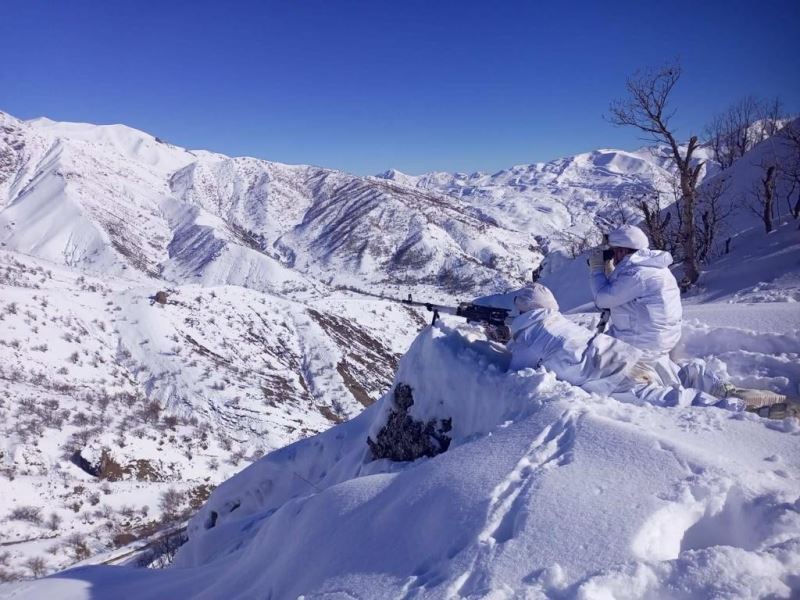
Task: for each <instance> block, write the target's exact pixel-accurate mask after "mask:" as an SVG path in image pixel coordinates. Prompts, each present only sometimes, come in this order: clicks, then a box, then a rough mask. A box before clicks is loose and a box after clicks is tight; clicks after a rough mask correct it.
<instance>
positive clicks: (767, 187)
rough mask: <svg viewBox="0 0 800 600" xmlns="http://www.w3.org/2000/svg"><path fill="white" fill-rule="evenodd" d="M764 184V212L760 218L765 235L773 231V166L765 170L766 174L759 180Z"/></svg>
mask: <svg viewBox="0 0 800 600" xmlns="http://www.w3.org/2000/svg"><path fill="white" fill-rule="evenodd" d="M761 183H763V184H764V212H763V214H762V215H761V218H762V219H763V220H764V229H766V232H767V233H770V232H771V231H772V230H773V226H772V197H773V195H774V193H775V165H772V166H771V167H769V168H768V169H767V174H766V176H765V177H764V179H762V180H761Z"/></svg>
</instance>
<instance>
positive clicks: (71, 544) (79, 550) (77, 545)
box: [64, 533, 92, 560]
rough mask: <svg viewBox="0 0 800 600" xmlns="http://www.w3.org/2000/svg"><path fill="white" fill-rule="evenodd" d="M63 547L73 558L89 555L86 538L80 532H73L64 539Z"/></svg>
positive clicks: (78, 558) (79, 558)
mask: <svg viewBox="0 0 800 600" xmlns="http://www.w3.org/2000/svg"><path fill="white" fill-rule="evenodd" d="M64 547H65V548H66V549H67V550H68V551H69V552H70V553H71V554H72V558H73V559H75V560H83V559H85V558H89V556H91V554H92V553H91V551H90V550H89V546H87V545H86V538H85V537H83V536H82V535H81V534H80V533H73V534H72V535H70V536H68V537H67V538H65V539H64Z"/></svg>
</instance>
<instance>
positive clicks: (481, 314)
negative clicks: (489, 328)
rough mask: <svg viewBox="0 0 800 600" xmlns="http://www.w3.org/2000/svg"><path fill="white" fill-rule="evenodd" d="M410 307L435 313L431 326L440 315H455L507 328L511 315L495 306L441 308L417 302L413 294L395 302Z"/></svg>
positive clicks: (466, 304) (468, 305)
mask: <svg viewBox="0 0 800 600" xmlns="http://www.w3.org/2000/svg"><path fill="white" fill-rule="evenodd" d="M386 300H394V299H393V298H386ZM395 302H401V303H403V304H406V305H408V306H422V307H424V308H425V309H426V310H427V311H428V312H432V313H433V319H432V320H431V325H433V324H434V323H436V321H438V320H439V315H440V313H441V314H446V315H455V316H456V317H462V318H464V319H466V320H467V322H468V323H487V324H489V325H494V326H497V327H502V326H505V321H506V318H507V317H508V316H509V315H510V314H511V311H510V310H508V309H507V308H495V307H494V306H481V305H479V304H472V303H470V302H460V303H459V304H458V306H455V307H452V306H441V305H438V304H432V303H430V302H415V301H414V300H413V299H412V298H411V294H409V295H408V298H407V299H405V300H395Z"/></svg>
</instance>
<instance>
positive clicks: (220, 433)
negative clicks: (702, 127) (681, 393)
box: [0, 112, 800, 600]
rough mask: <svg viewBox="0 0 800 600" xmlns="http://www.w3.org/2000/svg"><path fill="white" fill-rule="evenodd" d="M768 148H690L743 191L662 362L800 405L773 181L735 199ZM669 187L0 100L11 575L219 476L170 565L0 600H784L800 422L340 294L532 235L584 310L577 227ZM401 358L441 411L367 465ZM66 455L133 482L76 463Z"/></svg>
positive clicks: (421, 277)
mask: <svg viewBox="0 0 800 600" xmlns="http://www.w3.org/2000/svg"><path fill="white" fill-rule="evenodd" d="M792 126H797V123H795V124H793V125H792ZM780 144H781V142H780V141H779V140H772V139H768V140H765V142H762V144H760V145H759V146H756V148H754V149H753V150H752V151H751V152H750V153H748V154H747V155H746V156H745V157H744V158H743V159H741V160H740V161H739V162H737V163H735V164H734V165H733V166H732V167H731V168H730V169H728V170H726V171H724V172H722V173H719V174H715V173H716V171H715V169H714V168H713V165H709V168H708V169H707V171H708V172H709V173H710V175H709V176H708V177H707V178H706V181H705V183H704V184H703V185H704V186H713V185H718V184H720V181H722V179H724V181H723V183H724V187H725V192H724V194H723V195H722V197H721V198H722V201H723V204H724V205H726V206H734V205H735V207H736V208H737V210H736V211H735V212H734V214H733V217H732V220H731V221H730V222H729V229H728V231H726V232H725V233H724V235H722V236H721V237H720V238H719V239H718V242H719V243H722V242H724V239H725V237H727V236H730V237H731V244H730V253H729V254H723V253H722V250H721V248H720V247H718V248H717V249H716V250H715V255H714V256H713V259H712V260H711V261H709V262H708V263H707V264H705V265H703V269H704V272H703V274H702V277H701V279H700V281H699V283H698V285H697V286H696V288H695V289H694V290H692V292H691V293H690V294H689V295H688V296H686V297H685V298H684V326H683V337H682V340H681V343H680V345H679V346H678V348H677V349H676V351H675V353H674V354H675V358H676V359H677V360H678V361H685V360H689V359H692V358H696V357H699V358H704V359H705V360H706V361H707V362H708V363H709V365H710V367H711V368H712V369H713V370H714V371H715V372H716V373H718V374H720V375H722V376H723V377H724V378H727V379H728V380H730V381H731V382H733V383H735V384H737V385H741V386H745V387H757V388H767V389H772V390H775V391H778V392H781V393H786V394H790V395H794V396H797V395H798V394H800V390H798V383H800V309H799V308H798V307H799V306H800V304H798V300H800V236H798V233H797V222H796V221H794V220H793V219H791V218H790V217H789V216H787V210H786V209H787V206H786V198H785V197H786V196H787V194H789V191H790V188H789V187H787V185H786V181H784V180H779V182H778V195H779V197H780V202H781V203H782V204H781V209H780V211H778V214H777V215H776V230H775V231H774V232H773V233H771V234H770V235H765V234H764V233H763V226H762V225H761V224H760V221H759V218H758V216H757V215H756V214H755V213H753V212H752V211H749V210H746V209H743V208H742V207H741V206H739V204H740V203H741V202H740V201H741V198H742V197H744V195H746V194H747V193H752V190H753V189H754V185H756V184H757V183H758V179H759V177H760V176H761V175H762V173H763V169H762V168H761V167H762V165H763V164H765V163H766V162H769V160H778V161H785V160H787V157H788V152H789V150H788V148H787V147H784V146H781V145H780ZM669 177H670V167H669V162H668V160H666V159H665V157H664V154H663V149H658V148H645V149H642V150H639V151H635V152H625V151H619V150H598V151H595V152H591V153H586V154H581V155H577V156H575V157H567V158H562V159H558V160H555V161H551V162H549V163H540V164H536V165H522V166H517V167H513V168H511V169H508V170H504V171H501V172H499V173H496V174H494V175H487V174H480V173H476V174H473V175H464V174H445V173H431V174H427V175H424V176H419V177H414V176H407V175H404V174H402V173H399V172H396V171H393V172H387V173H385V174H383V175H381V176H379V177H365V178H364V177H355V176H351V175H348V174H346V173H341V172H338V171H333V170H329V169H322V168H318V167H310V166H303V165H283V164H280V163H275V162H269V161H263V160H258V159H254V158H230V157H227V156H223V155H220V154H214V153H211V152H206V151H189V150H186V149H182V148H178V147H176V146H172V145H170V144H168V143H165V142H163V141H161V140H159V139H158V138H155V137H153V136H151V135H149V134H146V133H144V132H140V131H137V130H134V129H131V128H128V127H125V126H122V125H111V126H95V125H90V124H75V123H56V122H53V121H50V120H47V119H37V120H34V121H27V122H26V121H20V120H18V119H15V118H14V117H12V116H10V115H7V114H5V113H2V112H0V244H2V248H0V290H2V297H1V298H0V328H1V329H2V332H1V333H0V381H2V384H3V389H2V391H1V392H0V428H2V443H0V520H1V521H2V522H1V523H0V525H2V531H3V533H2V534H0V579H2V578H4V577H8V576H9V573H10V576H11V577H13V578H19V577H22V576H25V575H29V574H36V573H35V571H34V567H35V565H34V564H33V563H31V562H30V560H29V559H42V558H43V559H44V561H45V571H46V572H51V571H52V570H54V569H59V568H64V567H66V566H68V565H70V564H73V563H75V562H76V561H77V560H78V559H79V558H84V557H85V553H84V554H82V555H81V556H78V554H80V553H79V552H78V550H81V548H80V546H79V545H76V544H75V543H74V542H73V543H71V542H70V541H69V539H70V538H69V537H68V536H73V535H75V534H77V535H79V536H84V537H83V539H84V540H85V544H86V551H87V552H89V554H94V555H95V556H92V557H90V558H88V559H86V560H85V561H84V562H82V563H80V564H83V565H90V564H96V563H102V562H105V561H106V560H108V559H109V557H110V556H112V554H109V552H108V551H109V549H110V548H115V547H118V546H122V548H120V549H118V550H116V551H115V554H113V556H118V555H120V553H122V554H124V553H125V552H126V551H127V550H126V549H127V548H129V547H127V546H125V545H124V544H125V543H126V542H125V541H124V538H119V539H118V534H133V536H134V537H140V536H143V535H144V534H145V533H146V532H152V531H154V530H158V528H159V527H163V526H165V522H162V521H161V519H162V518H164V517H165V514H164V513H165V509H164V507H163V506H161V503H160V499H163V498H162V494H163V493H164V492H165V491H167V490H169V489H174V490H176V491H177V492H180V493H181V494H183V496H182V500H181V503H180V506H179V507H177V508H180V509H181V511H180V512H183V511H190V510H191V511H195V510H197V508H198V506H200V504H202V503H203V501H204V500H205V498H206V495H207V494H208V492H209V491H210V490H211V489H212V488H213V487H214V486H215V485H217V484H219V483H221V482H223V481H224V483H222V484H221V485H220V486H219V487H218V488H217V489H216V490H215V491H214V492H212V494H211V496H210V498H208V501H207V502H205V505H204V506H202V508H200V509H199V511H197V512H196V514H195V515H194V516H193V517H192V519H191V521H190V522H189V528H188V531H189V541H188V543H187V544H186V545H185V546H184V547H182V548H181V550H180V551H179V554H178V556H177V559H176V563H175V565H174V566H173V567H172V568H168V569H164V570H152V569H137V568H133V567H107V566H103V567H100V566H82V567H79V568H76V569H72V570H69V571H65V572H62V573H58V574H56V575H54V576H51V577H49V578H46V579H40V580H36V581H27V582H22V583H15V584H7V585H3V584H0V597H9V598H41V597H48V598H52V599H53V600H57V599H59V598H69V599H72V598H112V597H136V598H171V597H176V596H181V597H198V598H265V597H266V598H272V599H273V600H278V599H281V598H297V597H304V598H322V597H325V598H386V597H396V598H406V599H411V598H492V599H498V598H598V599H599V598H641V597H646V598H659V599H660V598H696V597H721V598H751V597H752V598H758V597H769V598H780V597H793V596H797V595H798V594H800V577H799V576H798V573H800V517H799V516H798V515H800V489H799V484H798V481H800V464H799V463H800V452H798V450H800V447H799V446H798V442H799V441H800V440H799V439H798V438H799V437H800V425H798V422H797V421H796V420H791V419H789V420H786V421H767V420H764V419H760V418H758V417H756V416H754V415H750V414H734V413H729V412H725V411H722V410H719V409H710V408H680V409H678V408H668V409H663V408H655V407H651V406H637V405H628V404H621V403H619V402H617V401H616V400H613V399H611V398H606V397H599V396H592V395H589V394H587V393H586V392H584V391H582V390H580V389H578V388H575V387H573V386H570V385H568V384H566V383H564V382H559V381H557V380H556V379H555V378H554V377H553V375H552V374H551V373H548V372H546V371H543V370H538V371H534V370H527V371H522V372H519V373H507V372H506V371H505V369H506V366H507V364H508V356H507V355H506V354H505V353H504V351H503V350H502V348H500V347H498V346H497V345H494V344H492V343H489V342H488V341H487V340H486V339H485V337H484V334H483V332H482V331H481V330H480V329H478V328H475V327H472V326H468V325H464V324H463V323H459V322H458V321H457V320H450V319H449V318H448V317H445V322H444V323H441V324H440V325H439V326H436V327H425V328H424V329H423V331H422V333H420V334H419V336H417V332H418V331H419V329H420V327H421V326H423V325H424V323H425V322H426V320H428V319H429V318H430V315H429V314H426V313H425V312H423V311H421V310H416V309H411V308H409V307H406V306H402V305H397V304H393V303H389V302H386V301H385V300H382V299H380V298H375V297H373V296H371V295H365V294H361V293H359V292H358V291H357V290H353V289H351V288H359V289H363V290H367V291H369V292H370V293H373V294H374V293H378V294H381V293H384V294H386V295H388V296H393V297H405V296H406V294H408V293H413V296H414V298H415V299H417V300H419V299H425V300H431V301H434V302H441V303H445V304H454V303H455V301H456V300H469V299H470V298H471V297H474V296H479V295H488V294H492V293H497V292H503V291H506V290H508V289H509V288H516V287H519V285H520V284H521V283H522V282H524V281H525V280H527V278H528V277H529V275H530V272H531V270H532V269H533V268H535V267H536V266H537V265H538V264H539V262H540V261H541V259H542V257H543V256H544V254H546V253H549V254H548V257H547V261H546V263H545V265H544V270H543V275H542V281H543V282H544V283H546V284H547V285H549V286H551V288H552V289H553V291H554V292H555V295H556V297H557V299H558V301H559V303H560V304H561V307H562V310H564V311H565V312H569V313H570V315H571V318H573V319H575V320H576V321H577V322H579V323H582V324H584V325H586V326H587V327H591V326H592V325H593V323H594V321H595V320H596V317H597V315H596V313H595V312H593V307H592V303H591V298H590V297H589V294H588V281H587V280H588V274H587V272H586V271H587V269H586V263H585V256H579V257H577V258H576V259H571V258H569V257H568V254H567V251H568V250H569V246H570V243H571V240H572V239H573V237H570V236H577V237H580V236H584V235H586V234H587V233H588V232H590V231H591V230H592V229H593V228H595V227H596V223H598V222H605V219H607V218H609V217H610V216H619V215H620V214H622V213H626V214H629V215H630V214H631V213H630V210H631V209H630V199H631V198H633V197H635V195H636V194H637V193H639V192H640V191H641V190H643V189H646V188H648V187H650V186H655V187H657V188H660V189H665V188H666V187H667V186H668V180H669ZM792 193H794V192H792ZM565 232H566V233H565ZM162 289H169V290H170V296H169V298H170V301H169V302H168V304H167V305H165V306H160V305H151V304H150V302H149V301H148V297H149V296H151V295H152V294H153V293H155V291H157V290H162ZM412 342H413V344H412ZM409 346H411V348H410V349H409ZM402 354H404V356H403V358H402V360H401V362H400V364H399V367H397V369H396V370H395V367H396V361H397V358H398V357H399V356H400V355H402ZM392 378H394V383H406V384H408V385H410V386H411V387H412V388H413V393H414V397H415V404H414V405H413V407H412V409H411V414H412V415H414V416H415V417H416V418H420V419H432V418H437V419H438V418H451V419H452V426H453V429H452V431H451V432H450V434H451V435H452V437H453V440H452V443H451V445H450V448H449V450H448V451H447V452H445V453H444V454H441V455H439V456H436V457H434V458H425V459H420V460H417V461H414V462H412V463H391V462H389V461H386V460H380V461H371V460H370V455H369V450H368V447H367V445H366V438H367V436H368V435H373V436H374V435H375V434H376V432H377V431H378V430H379V428H380V427H381V426H382V425H383V423H384V422H385V419H386V416H387V412H388V411H389V409H390V407H391V403H392V393H391V389H392V387H391V386H392ZM387 389H388V390H389V391H388V392H387ZM376 399H377V400H378V402H377V404H373V405H372V406H369V407H368V408H366V409H365V408H364V407H365V406H366V405H369V404H370V403H371V402H372V401H373V400H376ZM148 411H149V412H148ZM154 411H155V412H154ZM346 419H350V420H347V421H345V420H346ZM340 421H345V422H343V423H341V424H336V423H339V422H340ZM308 436H311V437H308ZM287 444H288V445H287ZM75 450H79V451H80V456H81V457H82V458H84V459H86V460H87V461H88V462H89V463H91V466H92V467H98V466H99V465H102V464H105V463H104V461H107V460H109V459H110V460H111V461H112V464H111V466H112V467H113V466H114V464H117V465H118V466H119V467H120V469H121V470H122V471H123V472H122V473H121V474H119V473H113V477H111V478H110V479H108V478H106V477H107V476H106V475H103V476H102V477H103V478H98V477H95V476H92V475H90V474H89V473H87V472H86V471H85V470H83V469H82V468H79V466H78V464H76V463H75V461H74V460H73V461H71V460H70V457H71V455H72V452H74V451H75ZM264 453H266V455H265V456H264V457H263V458H260V457H261V456H262V454H264ZM72 458H73V459H74V456H72ZM251 463H252V464H251ZM248 464H249V465H250V466H246V465H248ZM243 468H244V470H242V469H243ZM225 480H227V481H225ZM20 507H26V508H28V509H31V510H33V511H34V512H35V511H38V513H39V514H40V516H41V518H42V520H41V521H39V522H36V521H35V520H32V521H31V520H25V519H19V518H12V517H11V513H12V511H14V510H16V509H18V508H20ZM53 519H55V521H53ZM53 522H55V523H56V525H51V524H50V523H53ZM167 522H171V523H176V521H175V517H173V518H172V521H169V520H167ZM177 524H178V525H179V521H177ZM212 524H213V526H212ZM171 526H172V525H171ZM81 552H82V551H81ZM20 569H26V570H27V571H21V570H20Z"/></svg>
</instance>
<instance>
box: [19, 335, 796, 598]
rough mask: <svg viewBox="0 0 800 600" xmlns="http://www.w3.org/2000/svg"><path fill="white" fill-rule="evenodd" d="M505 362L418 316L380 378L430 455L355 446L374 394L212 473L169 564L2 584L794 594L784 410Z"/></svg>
mask: <svg viewBox="0 0 800 600" xmlns="http://www.w3.org/2000/svg"><path fill="white" fill-rule="evenodd" d="M797 341H798V336H797V332H795V335H794V337H793V338H792V340H791V343H793V344H796V342H797ZM795 349H796V348H795ZM507 360H508V357H507V356H506V355H505V353H504V351H503V350H502V349H501V348H499V347H498V346H496V345H493V344H491V343H489V342H487V341H486V340H485V338H484V337H483V335H482V332H481V331H480V330H479V329H476V328H472V327H469V326H456V327H451V326H448V325H439V326H435V327H428V328H426V329H425V330H424V331H423V332H422V333H421V334H420V335H419V336H418V338H417V339H416V341H415V342H414V344H413V345H412V347H411V348H410V350H409V351H408V352H407V353H406V355H405V356H404V357H403V359H402V361H401V365H400V368H399V370H398V372H397V376H396V382H403V383H407V384H409V385H410V386H411V387H412V389H413V393H414V399H415V403H414V405H413V406H412V408H411V410H410V414H412V415H413V416H414V417H416V418H419V419H428V418H443V417H450V418H452V419H453V431H452V437H453V440H452V444H451V446H450V449H449V450H448V451H447V452H445V453H444V454H441V455H439V456H436V457H434V458H431V459H420V460H417V461H414V462H411V463H401V464H398V463H392V462H390V461H387V460H380V461H371V460H370V454H369V451H368V449H367V445H366V444H365V439H366V436H367V435H369V434H373V435H374V434H375V432H376V430H377V429H378V428H379V427H380V426H381V425H382V424H383V423H384V422H385V419H386V413H387V411H388V410H389V409H390V407H391V403H392V395H391V394H390V393H389V394H387V395H385V396H384V397H383V398H382V400H381V401H380V402H379V403H378V404H376V405H374V406H373V407H371V408H370V409H368V410H366V411H364V412H363V413H361V414H360V415H359V416H358V417H356V418H355V419H353V420H351V421H349V422H347V423H345V424H343V425H339V426H336V427H334V428H332V429H330V430H328V431H327V432H325V433H322V434H319V435H317V436H315V437H312V438H309V439H306V440H303V441H300V442H297V443H295V444H293V445H290V446H288V447H286V448H283V449H281V450H278V451H276V452H273V453H272V454H270V455H268V456H266V457H265V458H263V459H262V460H260V461H259V462H257V463H255V464H253V465H252V466H250V467H248V468H247V469H245V470H244V471H243V472H242V473H240V474H238V475H236V476H235V477H233V478H232V479H230V480H228V481H227V482H226V483H224V484H223V485H222V486H220V487H219V488H218V489H217V490H216V491H215V492H214V493H213V494H212V496H211V498H210V499H209V501H208V502H207V503H206V505H205V506H204V507H203V509H202V510H201V511H200V512H199V513H198V514H197V515H196V516H195V517H193V518H192V520H191V522H190V525H189V532H190V541H189V542H188V543H187V544H186V545H185V546H184V547H182V548H181V549H180V551H179V554H178V558H177V560H176V562H175V565H174V566H173V568H170V569H165V570H162V571H152V570H137V569H130V568H124V567H84V568H79V569H74V570H71V571H67V572H65V573H63V574H60V575H56V576H53V577H51V578H49V579H46V580H43V581H40V582H34V583H30V584H23V585H20V586H19V587H16V588H14V589H13V590H11V591H10V592H9V594H7V597H9V598H23V597H24V598H33V597H37V594H39V595H41V594H45V593H47V594H48V596H51V597H63V598H111V597H117V596H120V595H122V596H126V595H127V596H129V597H136V598H167V597H175V596H178V595H180V596H188V597H196V598H222V597H226V598H265V597H266V598H276V599H277V598H298V597H303V598H323V597H325V598H328V597H334V598H389V597H392V598H394V597H400V598H514V597H520V598H521V597H525V598H537V597H541V598H545V597H558V598H641V597H651V598H697V597H727V598H733V597H736V598H751V597H767V596H769V597H776V598H781V597H783V598H788V597H790V596H791V595H792V594H796V593H797V592H798V591H800V578H798V573H800V483H798V482H799V481H800V453H798V452H797V449H798V441H800V426H798V424H797V423H796V422H792V421H786V422H770V421H767V420H764V419H760V418H759V417H756V416H754V415H750V414H742V413H732V412H728V411H724V410H720V409H713V408H683V409H674V408H656V407H652V406H649V405H645V406H636V405H630V404H622V403H619V402H617V401H615V400H613V399H610V398H604V397H598V396H593V395H589V394H587V393H585V392H583V391H582V390H580V389H579V388H575V387H572V386H570V385H568V384H566V383H563V382H559V381H557V380H556V379H555V378H554V377H553V375H552V374H551V373H548V372H546V371H544V370H533V369H527V370H523V371H520V372H517V373H507V372H505V368H506V365H507ZM61 582H63V583H64V584H65V585H64V586H63V587H62V586H60V585H59V584H60V583H61ZM80 582H84V583H80Z"/></svg>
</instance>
